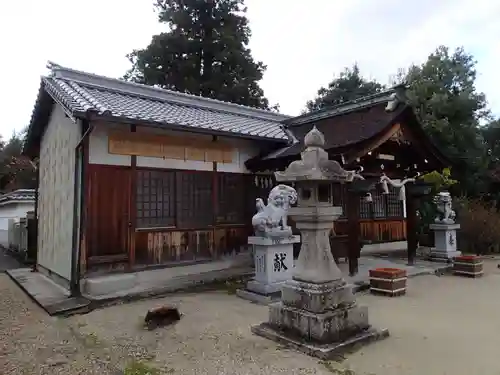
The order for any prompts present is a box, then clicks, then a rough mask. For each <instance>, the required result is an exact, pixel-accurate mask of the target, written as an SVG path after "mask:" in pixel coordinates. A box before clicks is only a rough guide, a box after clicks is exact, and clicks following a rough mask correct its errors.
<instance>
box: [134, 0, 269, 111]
mask: <svg viewBox="0 0 500 375" xmlns="http://www.w3.org/2000/svg"><path fill="white" fill-rule="evenodd" d="M155 8H156V10H157V11H158V19H159V22H161V23H163V24H165V25H166V27H167V28H168V31H166V32H163V33H161V34H159V35H155V36H153V39H152V41H151V43H150V44H149V46H147V47H146V48H145V49H140V50H135V51H133V52H132V53H130V54H129V55H128V56H127V57H128V58H129V60H130V62H131V63H132V68H131V69H130V70H129V71H128V72H127V73H126V74H125V76H124V78H125V79H126V80H130V81H134V82H138V83H143V84H147V85H155V86H159V87H163V88H167V89H171V90H175V91H180V92H184V93H188V94H193V95H201V96H204V97H209V98H214V99H219V100H223V101H227V102H232V103H237V104H242V105H247V106H251V107H258V108H266V109H269V103H268V100H267V99H266V98H265V97H264V92H263V90H262V88H261V87H260V86H259V84H258V82H259V81H260V80H261V79H262V76H263V73H264V71H265V69H266V67H265V66H264V64H263V63H262V62H256V61H254V59H253V57H252V55H251V51H250V49H249V48H248V42H249V38H250V34H251V33H250V28H249V26H248V19H247V18H246V16H245V12H246V8H245V7H244V0H156V4H155Z"/></svg>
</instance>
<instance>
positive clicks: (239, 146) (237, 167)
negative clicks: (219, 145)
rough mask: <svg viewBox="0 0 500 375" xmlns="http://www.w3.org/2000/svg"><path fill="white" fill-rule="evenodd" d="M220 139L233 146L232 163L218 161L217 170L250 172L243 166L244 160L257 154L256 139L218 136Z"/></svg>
mask: <svg viewBox="0 0 500 375" xmlns="http://www.w3.org/2000/svg"><path fill="white" fill-rule="evenodd" d="M219 139H220V140H221V141H224V142H227V143H229V144H230V145H232V146H233V147H234V152H233V162H232V163H218V164H217V170H218V171H220V172H232V173H250V171H249V170H248V169H247V168H246V167H245V162H246V161H247V160H248V159H251V158H253V157H254V156H257V155H258V154H259V151H260V149H259V145H258V141H250V140H247V139H239V138H226V137H220V138H219Z"/></svg>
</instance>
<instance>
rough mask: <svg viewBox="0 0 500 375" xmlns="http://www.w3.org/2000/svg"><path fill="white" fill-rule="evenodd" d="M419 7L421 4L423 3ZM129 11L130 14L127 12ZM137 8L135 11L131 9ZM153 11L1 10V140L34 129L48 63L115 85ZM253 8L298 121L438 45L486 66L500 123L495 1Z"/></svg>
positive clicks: (140, 5)
mask: <svg viewBox="0 0 500 375" xmlns="http://www.w3.org/2000/svg"><path fill="white" fill-rule="evenodd" d="M417 3H418V4H417ZM125 4H127V5H125ZM132 4H134V5H132ZM151 4H152V2H150V1H148V0H142V1H137V2H135V3H133V2H129V3H127V2H123V1H119V0H87V1H85V2H76V1H68V0H45V1H39V0H27V1H24V2H2V3H1V5H0V35H1V36H0V48H1V50H2V59H1V60H0V71H1V72H2V73H3V74H2V90H1V91H0V103H1V104H0V108H1V109H2V127H1V128H0V133H1V134H2V135H3V136H4V137H8V136H10V134H11V133H12V131H13V130H14V129H16V130H20V129H22V128H23V127H24V126H25V125H27V123H28V122H29V118H30V115H31V111H32V108H33V105H34V102H35V98H36V94H37V90H38V85H39V77H40V75H41V74H44V73H45V72H46V69H45V64H46V62H47V60H52V61H54V62H57V63H59V64H62V65H65V66H69V67H72V68H75V69H80V70H85V71H90V72H94V73H98V74H104V75H109V76H114V77H119V76H121V75H122V74H123V73H124V72H125V71H126V70H127V68H128V67H129V64H128V61H127V60H126V58H125V55H126V54H127V53H128V52H130V51H131V50H132V49H134V48H140V47H143V46H145V45H147V43H148V42H149V41H150V38H151V36H152V35H153V34H154V33H157V32H159V31H161V30H162V25H159V24H158V23H157V21H156V15H155V14H154V12H153V7H152V5H151ZM402 4H403V3H402V2H401V1H400V0H378V1H376V2H375V1H372V2H367V1H362V0H351V1H344V0H342V1H341V0H310V1H309V2H308V5H309V7H307V6H304V3H303V2H298V1H296V2H294V1H289V0H273V1H262V0H247V5H248V8H249V9H248V15H249V18H250V26H251V28H252V31H253V36H252V40H251V48H252V51H253V53H254V56H255V57H256V58H257V59H259V60H262V61H263V62H264V63H265V64H267V66H268V70H267V72H266V74H265V77H264V80H263V83H262V85H263V87H264V89H265V93H266V95H267V96H268V97H269V99H270V100H271V102H272V103H276V102H278V103H280V105H281V110H282V111H283V112H285V113H289V114H298V113H299V112H300V111H301V110H302V109H303V108H304V105H305V102H306V101H307V100H308V99H311V98H312V97H314V95H315V93H316V91H317V90H318V88H319V87H320V86H322V85H326V84H327V83H328V82H329V81H330V80H331V79H332V78H333V76H334V75H335V74H338V73H339V72H340V71H341V70H342V69H343V68H344V67H346V66H350V65H352V63H353V62H355V61H357V62H358V63H359V65H360V68H361V70H362V72H363V74H364V75H366V76H368V77H373V78H376V79H378V80H380V81H382V82H387V81H388V79H389V77H390V76H391V75H392V74H394V73H396V71H397V69H398V68H399V67H406V66H408V65H409V64H410V63H413V62H414V63H421V62H423V61H424V60H425V58H426V57H427V55H428V54H429V53H430V52H432V50H433V49H434V48H435V47H436V46H438V45H439V44H445V45H449V46H450V47H452V48H453V47H456V46H460V45H463V46H464V47H465V48H466V50H467V51H468V52H471V53H473V54H474V55H475V56H476V58H477V60H478V71H479V73H480V75H479V78H478V88H479V89H480V90H482V91H484V92H485V93H486V94H487V97H488V100H489V102H490V106H491V107H492V109H493V110H494V112H495V113H496V114H497V115H500V93H499V92H498V90H497V89H496V82H500V73H499V72H498V69H497V67H496V64H497V62H498V61H500V49H498V48H495V45H496V41H497V38H498V36H499V35H500V23H498V22H496V19H495V18H496V17H498V15H500V2H498V3H497V2H495V1H494V0H475V1H473V2H472V1H469V0H460V1H452V0H442V1H440V2H433V1H432V2H431V0H421V1H419V2H405V3H404V5H403V6H402Z"/></svg>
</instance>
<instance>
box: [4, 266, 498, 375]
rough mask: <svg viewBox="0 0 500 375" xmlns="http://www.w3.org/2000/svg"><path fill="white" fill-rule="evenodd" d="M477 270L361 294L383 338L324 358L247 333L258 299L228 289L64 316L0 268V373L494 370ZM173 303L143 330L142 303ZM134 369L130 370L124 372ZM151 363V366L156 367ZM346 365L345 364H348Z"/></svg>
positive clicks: (485, 298)
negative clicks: (393, 294) (394, 294)
mask: <svg viewBox="0 0 500 375" xmlns="http://www.w3.org/2000/svg"><path fill="white" fill-rule="evenodd" d="M497 262H498V261H489V262H487V264H486V268H487V274H486V275H485V277H483V278H482V279H476V280H473V279H465V278H460V277H452V276H443V277H437V276H420V277H416V278H413V279H410V281H409V291H408V294H407V295H406V296H405V297H401V298H384V297H375V296H371V295H361V296H359V298H358V302H359V303H360V304H363V305H368V306H369V308H370V318H371V320H372V323H373V324H374V325H375V326H377V327H386V328H389V330H390V332H391V337H390V338H388V339H386V340H384V341H380V342H377V343H374V344H371V345H369V346H367V347H364V348H363V349H361V350H360V351H358V352H356V353H353V354H350V355H348V356H347V359H346V360H345V361H344V362H342V363H336V362H323V361H319V360H317V359H315V358H311V357H308V356H305V355H302V354H300V353H296V352H294V351H290V350H287V349H285V348H283V347H281V346H278V345H276V344H274V343H273V342H271V341H268V340H265V339H262V338H260V337H257V336H255V335H252V334H251V333H250V330H249V328H250V326H251V325H253V324H257V323H260V322H262V321H264V320H266V319H267V308H266V307H264V306H259V305H255V304H251V303H249V302H247V301H244V300H241V299H239V298H237V297H236V296H234V295H230V294H228V293H227V291H219V292H205V293H200V294H182V295H180V294H179V295H173V296H170V297H166V298H161V299H156V300H147V301H140V302H135V303H130V304H125V305H116V306H112V307H109V308H106V309H102V310H96V311H94V312H92V313H90V314H87V315H82V316H73V317H71V318H69V319H65V320H62V319H56V318H49V317H48V316H47V315H46V314H45V313H44V312H42V311H41V310H40V309H39V308H38V307H37V306H35V305H33V304H32V303H31V301H30V300H28V299H27V298H26V297H25V296H24V294H23V292H21V291H20V290H19V289H18V288H17V287H16V286H15V285H14V284H12V283H11V281H10V280H8V279H7V277H6V276H0V292H1V293H2V296H3V302H4V303H3V304H1V305H0V335H1V336H0V337H1V347H0V374H2V375H4V374H71V375H72V374H98V373H99V374H103V375H104V374H112V375H117V374H119V373H121V372H117V370H116V368H122V369H125V368H127V371H126V372H125V374H126V375H147V374H150V375H157V374H210V375H219V374H231V375H238V374H259V375H260V374H281V373H283V374H320V375H321V374H325V375H326V374H332V373H334V374H344V375H347V374H351V375H352V374H356V375H361V374H364V375H367V374H372V375H373V374H376V375H417V374H418V375H421V374H428V375H435V374H436V375H438V374H452V375H462V374H463V375H469V374H474V375H482V374H488V375H492V374H500V366H499V365H498V359H497V351H498V350H497V348H498V347H500V335H498V332H499V331H500V319H499V318H498V311H499V310H500V298H499V297H500V288H499V286H500V271H499V270H498V269H497V267H496V265H497ZM163 304H174V305H176V306H178V307H179V309H180V311H181V312H182V313H183V314H184V316H183V317H182V319H181V321H180V322H178V323H177V324H175V325H173V326H171V327H167V328H159V329H157V330H155V331H146V330H144V328H143V327H142V319H143V317H144V315H145V313H146V311H147V310H148V309H149V308H152V307H154V306H157V305H163ZM132 369H134V371H131V370H132ZM153 369H157V370H158V371H155V370H153ZM346 369H352V370H353V371H354V372H348V371H347V370H346Z"/></svg>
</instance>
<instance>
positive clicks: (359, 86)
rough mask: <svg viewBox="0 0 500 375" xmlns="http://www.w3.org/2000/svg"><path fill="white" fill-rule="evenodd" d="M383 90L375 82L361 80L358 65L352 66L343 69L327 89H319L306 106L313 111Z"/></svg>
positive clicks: (381, 86)
mask: <svg viewBox="0 0 500 375" xmlns="http://www.w3.org/2000/svg"><path fill="white" fill-rule="evenodd" d="M383 89H384V86H383V85H381V84H380V83H378V82H377V81H374V80H367V79H365V78H363V76H361V73H360V71H359V67H358V65H357V64H354V65H353V67H352V68H351V69H349V68H345V69H344V71H343V72H342V73H340V75H339V77H336V78H334V79H333V81H331V82H330V83H329V84H328V87H322V88H320V89H319V90H318V94H317V97H316V98H315V99H314V100H310V101H308V102H307V104H306V106H307V110H308V111H315V110H318V109H323V108H326V107H331V106H335V105H339V104H343V103H345V102H349V101H351V100H355V99H358V98H361V97H363V96H367V95H371V94H376V93H378V92H381V91H382V90H383Z"/></svg>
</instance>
